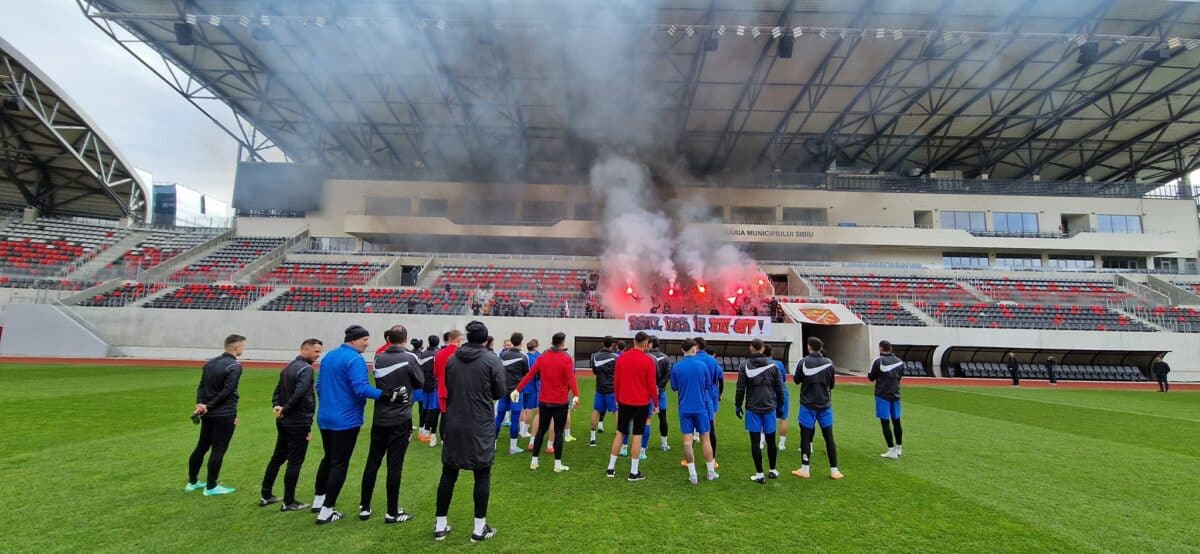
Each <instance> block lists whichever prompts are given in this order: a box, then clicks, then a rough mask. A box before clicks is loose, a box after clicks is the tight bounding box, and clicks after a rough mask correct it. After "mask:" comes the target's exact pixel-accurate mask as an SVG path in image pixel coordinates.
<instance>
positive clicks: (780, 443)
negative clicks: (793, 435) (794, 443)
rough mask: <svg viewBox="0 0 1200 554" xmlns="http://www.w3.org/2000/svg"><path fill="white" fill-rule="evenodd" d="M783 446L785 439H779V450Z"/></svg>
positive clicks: (785, 442)
mask: <svg viewBox="0 0 1200 554" xmlns="http://www.w3.org/2000/svg"><path fill="white" fill-rule="evenodd" d="M785 444H787V437H779V448H783V446H784V445H785Z"/></svg>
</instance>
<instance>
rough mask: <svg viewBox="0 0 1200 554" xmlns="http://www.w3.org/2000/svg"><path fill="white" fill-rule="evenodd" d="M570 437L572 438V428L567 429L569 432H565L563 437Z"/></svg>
mask: <svg viewBox="0 0 1200 554" xmlns="http://www.w3.org/2000/svg"><path fill="white" fill-rule="evenodd" d="M569 438H571V430H570V429H567V432H565V433H563V439H564V440H565V439H569Z"/></svg>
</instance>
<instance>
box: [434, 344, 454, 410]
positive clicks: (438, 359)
mask: <svg viewBox="0 0 1200 554" xmlns="http://www.w3.org/2000/svg"><path fill="white" fill-rule="evenodd" d="M456 350H458V345H457V344H447V345H446V347H445V348H443V349H441V350H438V352H437V354H434V356H433V377H434V378H435V379H437V395H438V409H439V410H441V411H442V413H443V414H444V413H446V400H447V399H448V398H449V397H450V393H449V392H448V391H447V390H446V362H448V361H450V356H453V355H454V352H455V351H456Z"/></svg>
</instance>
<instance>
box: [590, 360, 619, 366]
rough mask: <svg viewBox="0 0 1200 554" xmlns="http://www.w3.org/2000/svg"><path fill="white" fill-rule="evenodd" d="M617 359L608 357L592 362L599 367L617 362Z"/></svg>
mask: <svg viewBox="0 0 1200 554" xmlns="http://www.w3.org/2000/svg"><path fill="white" fill-rule="evenodd" d="M615 361H617V359H616V358H609V359H607V360H601V361H598V362H597V361H592V363H593V364H594V365H596V366H597V367H599V366H602V365H608V364H611V363H613V362H615Z"/></svg>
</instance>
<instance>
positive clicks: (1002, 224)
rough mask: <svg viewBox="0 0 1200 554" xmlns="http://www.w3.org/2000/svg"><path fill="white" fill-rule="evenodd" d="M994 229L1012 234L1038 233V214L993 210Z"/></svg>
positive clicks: (994, 230) (997, 231)
mask: <svg viewBox="0 0 1200 554" xmlns="http://www.w3.org/2000/svg"><path fill="white" fill-rule="evenodd" d="M992 231H993V232H996V233H1010V234H1033V233H1037V232H1038V217H1037V214H1035V213H1029V212H992Z"/></svg>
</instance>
